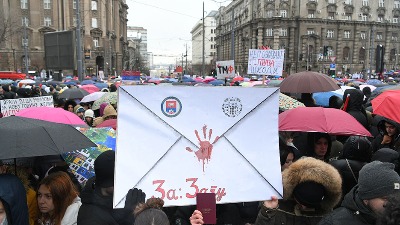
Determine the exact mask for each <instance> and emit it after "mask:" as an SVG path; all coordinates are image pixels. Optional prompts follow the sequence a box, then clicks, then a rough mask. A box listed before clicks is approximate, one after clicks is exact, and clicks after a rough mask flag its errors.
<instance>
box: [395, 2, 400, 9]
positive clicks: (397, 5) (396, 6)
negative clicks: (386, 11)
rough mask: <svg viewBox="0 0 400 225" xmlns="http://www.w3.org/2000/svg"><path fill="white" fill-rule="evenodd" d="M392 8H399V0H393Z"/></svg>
mask: <svg viewBox="0 0 400 225" xmlns="http://www.w3.org/2000/svg"><path fill="white" fill-rule="evenodd" d="M394 8H395V9H400V1H399V0H394Z"/></svg>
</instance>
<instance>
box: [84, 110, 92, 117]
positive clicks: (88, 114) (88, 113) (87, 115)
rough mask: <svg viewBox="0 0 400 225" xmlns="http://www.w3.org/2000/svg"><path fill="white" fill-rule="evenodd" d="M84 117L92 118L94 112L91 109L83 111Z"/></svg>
mask: <svg viewBox="0 0 400 225" xmlns="http://www.w3.org/2000/svg"><path fill="white" fill-rule="evenodd" d="M85 117H92V118H94V112H93V110H91V109H88V110H86V111H85Z"/></svg>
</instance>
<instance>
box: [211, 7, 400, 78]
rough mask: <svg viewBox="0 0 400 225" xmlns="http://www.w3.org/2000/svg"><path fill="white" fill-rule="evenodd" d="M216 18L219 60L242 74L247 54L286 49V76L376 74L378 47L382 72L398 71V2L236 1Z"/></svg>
mask: <svg viewBox="0 0 400 225" xmlns="http://www.w3.org/2000/svg"><path fill="white" fill-rule="evenodd" d="M219 12H220V15H221V16H219V17H218V18H217V21H216V22H217V37H216V41H217V53H218V54H217V58H218V60H228V59H234V60H235V66H236V70H237V71H238V72H240V73H241V74H243V73H244V74H246V73H247V60H248V49H259V48H260V47H261V46H269V47H270V48H271V49H285V62H284V70H285V71H286V72H288V73H289V74H290V73H295V72H300V71H304V70H307V69H308V70H312V71H321V72H323V73H326V74H327V73H329V72H330V71H331V70H332V69H331V68H332V66H334V68H335V71H336V75H341V74H344V73H354V72H365V73H368V72H369V71H371V72H374V70H375V66H376V63H375V60H376V58H375V54H376V53H375V49H376V48H377V45H382V46H383V47H384V48H385V53H384V63H385V68H386V70H392V69H398V52H399V50H400V49H399V48H400V46H399V45H400V40H399V34H400V29H399V28H400V24H399V22H400V21H399V20H400V19H399V18H400V1H399V0H390V1H389V0H238V1H232V3H230V4H229V5H228V6H226V7H221V8H220V9H219ZM232 46H234V47H233V48H232ZM331 64H334V65H331Z"/></svg>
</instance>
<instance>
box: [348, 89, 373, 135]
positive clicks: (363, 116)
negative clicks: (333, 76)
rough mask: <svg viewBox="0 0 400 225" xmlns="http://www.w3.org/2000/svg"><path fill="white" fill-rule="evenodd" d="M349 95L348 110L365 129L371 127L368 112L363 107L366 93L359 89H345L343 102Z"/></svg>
mask: <svg viewBox="0 0 400 225" xmlns="http://www.w3.org/2000/svg"><path fill="white" fill-rule="evenodd" d="M347 96H349V101H348V104H347V108H346V112H347V113H348V114H350V115H352V116H353V117H354V118H355V119H356V120H357V121H358V122H359V123H360V124H361V125H363V126H364V127H365V129H367V130H368V129H369V124H368V118H367V113H366V112H365V109H364V107H363V100H364V94H363V93H362V92H361V91H360V90H357V89H347V90H345V91H344V95H343V102H346V98H347Z"/></svg>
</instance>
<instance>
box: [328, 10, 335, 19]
mask: <svg viewBox="0 0 400 225" xmlns="http://www.w3.org/2000/svg"><path fill="white" fill-rule="evenodd" d="M328 19H330V20H334V19H335V13H334V12H329V13H328Z"/></svg>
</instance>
